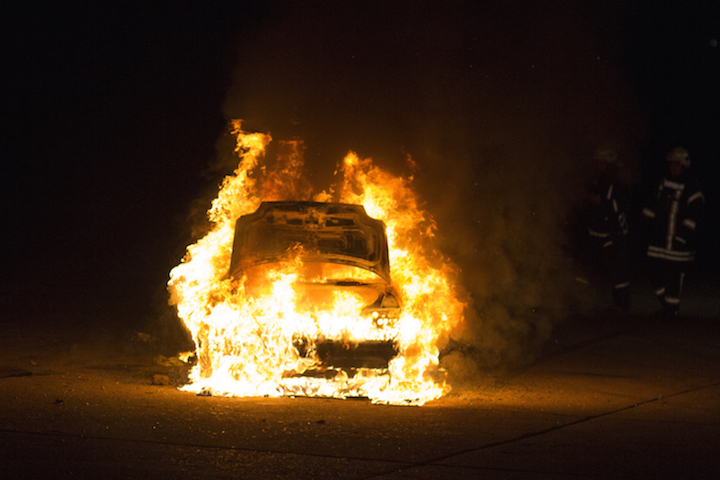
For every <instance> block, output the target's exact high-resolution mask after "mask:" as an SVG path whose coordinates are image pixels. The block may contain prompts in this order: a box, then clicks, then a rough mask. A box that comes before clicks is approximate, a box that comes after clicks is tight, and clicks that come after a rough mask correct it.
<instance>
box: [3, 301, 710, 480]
mask: <svg viewBox="0 0 720 480" xmlns="http://www.w3.org/2000/svg"><path fill="white" fill-rule="evenodd" d="M708 302H709V303H708ZM717 302H718V300H717V297H714V298H712V299H711V300H708V301H706V302H705V304H704V306H703V307H702V308H699V310H698V312H700V314H699V315H698V316H695V317H692V318H688V319H687V320H686V321H685V322H683V323H678V324H661V323H658V322H656V321H654V320H651V319H649V318H647V317H646V316H639V315H636V316H634V317H632V318H630V319H626V320H622V319H620V318H610V317H605V318H594V319H593V318H586V319H583V320H577V321H575V322H573V323H571V324H567V325H566V326H565V327H563V328H560V329H558V330H557V331H556V333H555V336H554V337H553V338H552V339H551V341H550V342H549V343H548V348H547V349H546V351H545V353H544V354H543V355H542V356H541V357H540V358H539V359H538V361H537V362H536V363H535V364H534V365H533V366H531V367H529V368H527V369H524V370H523V371H521V372H517V373H516V374H513V375H507V376H505V377H502V378H500V377H492V378H491V377H488V378H485V379H480V380H478V382H477V384H476V385H475V386H474V387H473V388H460V389H455V390H454V391H453V392H452V393H451V394H449V395H448V396H447V397H445V398H443V399H441V400H439V401H436V402H431V403H430V404H428V405H426V406H424V407H422V408H415V407H387V406H376V405H371V404H369V403H368V402H366V401H362V400H351V401H338V400H328V399H307V398H297V399H293V398H280V399H270V398H260V399H228V398H215V397H198V396H195V395H193V394H190V393H183V392H180V391H177V390H176V389H175V388H174V387H172V386H154V385H152V384H151V380H150V379H151V378H152V375H153V374H155V373H164V374H167V375H168V376H169V377H171V378H176V376H177V375H178V372H177V371H175V370H174V369H172V368H166V367H160V366H156V365H154V364H152V362H149V361H148V360H147V359H145V358H144V357H142V356H137V355H134V352H133V351H132V349H129V348H128V349H125V350H123V349H119V350H118V349H108V348H106V345H107V344H106V343H104V341H103V339H102V338H97V339H95V340H96V341H94V342H93V343H92V344H87V343H72V341H68V339H67V338H63V335H62V334H59V333H57V330H55V332H54V333H53V331H52V329H49V328H46V329H38V328H29V327H20V326H19V325H18V324H7V325H5V326H4V327H5V328H4V330H5V333H6V335H5V336H4V339H3V340H2V347H3V351H2V353H0V374H1V375H0V382H1V383H2V395H0V402H1V406H2V408H1V409H0V452H1V453H0V461H1V462H2V465H3V471H4V473H3V478H133V479H135V478H153V479H158V478H188V477H197V478H258V479H262V478H315V479H316V478H346V479H356V478H357V479H363V478H366V479H370V478H372V479H406V478H419V479H438V478H448V479H455V478H483V479H525V478H527V479H530V478H532V479H537V478H543V479H561V478H568V479H577V478H598V479H600V478H603V479H604V478H685V479H687V478H718V476H719V475H720V459H718V456H717V451H718V439H720V401H719V400H718V399H719V398H720V322H719V321H718V315H717V313H718V305H717V304H716V303H717ZM696 306H697V304H696ZM688 308H689V310H690V313H693V307H692V305H691V306H689V307H688ZM712 309H715V310H712ZM711 310H712V311H714V314H713V313H712V312H711ZM708 312H711V313H708Z"/></svg>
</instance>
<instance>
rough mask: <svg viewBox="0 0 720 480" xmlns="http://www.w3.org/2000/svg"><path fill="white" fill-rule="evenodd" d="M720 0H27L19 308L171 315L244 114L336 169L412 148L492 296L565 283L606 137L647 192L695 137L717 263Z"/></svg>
mask: <svg viewBox="0 0 720 480" xmlns="http://www.w3.org/2000/svg"><path fill="white" fill-rule="evenodd" d="M715 5H716V2H710V1H707V2H692V1H691V2H686V1H683V2H680V1H678V2H662V1H660V2H658V1H655V2H641V1H636V2H632V1H631V2H620V1H617V2H614V1H610V2H607V1H597V2H595V1H592V2H571V1H561V0H557V1H551V2H542V3H538V2H521V1H510V2H471V1H466V2H461V1H459V2H355V3H352V4H350V5H346V4H345V2H260V1H254V2H252V1H251V2H243V1H238V2H224V3H222V4H215V3H214V2H211V3H203V4H200V3H197V4H196V3H191V2H147V4H145V3H143V4H136V3H134V2H117V3H115V2H109V3H107V2H104V3H103V4H99V3H90V2H87V3H86V2H69V3H68V4H62V3H57V4H56V3H51V2H42V1H25V2H22V3H20V2H17V3H16V2H11V4H10V5H8V4H7V2H6V4H4V6H3V7H2V10H3V14H2V18H3V21H2V29H1V31H2V34H1V35H2V39H3V42H2V43H3V59H2V61H3V64H4V67H3V79H4V80H3V83H4V86H3V102H2V105H3V107H2V108H3V114H2V135H3V138H2V145H3V154H2V156H3V167H4V168H3V173H2V179H3V182H2V210H1V212H2V213H1V215H2V219H1V221H2V244H1V248H2V262H3V263H2V271H1V275H2V278H1V285H2V301H3V306H4V307H6V308H5V310H6V311H7V312H12V315H15V316H22V315H25V314H27V315H40V314H44V313H53V312H58V311H66V312H73V314H75V315H79V316H81V317H83V318H86V319H88V320H89V321H93V322H103V321H111V322H125V323H127V325H128V326H129V327H133V328H142V327H144V326H146V325H147V323H148V322H150V323H152V322H153V321H154V319H155V318H157V316H158V315H165V314H166V312H165V313H162V312H163V311H164V308H165V305H166V300H167V297H166V292H165V284H166V282H167V278H168V277H167V275H168V272H169V270H170V269H171V268H172V267H173V266H175V265H176V264H177V263H178V262H179V261H180V258H181V257H182V255H183V252H184V248H185V246H186V245H188V244H189V243H191V242H192V241H193V240H194V239H196V238H197V235H199V234H201V233H202V228H203V225H202V218H203V212H204V211H205V210H206V209H207V208H208V206H209V200H210V199H211V198H212V196H213V195H214V193H215V192H216V189H217V186H218V185H219V183H220V181H221V179H222V177H223V176H224V175H225V174H227V173H230V172H231V171H232V169H233V165H231V164H230V163H228V162H227V155H226V153H225V152H224V151H223V149H224V148H226V146H227V145H226V144H227V142H226V141H224V140H223V135H224V134H225V133H226V125H227V120H228V119H229V118H243V119H244V120H245V121H246V123H245V125H246V126H247V128H248V129H250V130H252V129H258V130H260V131H267V132H271V134H272V135H273V137H274V138H276V139H282V138H288V137H294V136H300V137H302V138H304V139H305V140H306V144H307V151H306V162H307V168H308V174H309V176H310V177H311V180H312V181H314V182H315V183H317V184H318V186H317V189H318V190H321V189H323V188H326V187H327V184H328V182H329V181H330V178H329V177H330V175H331V174H332V172H333V170H334V168H335V165H336V163H337V162H338V161H339V160H341V158H342V157H343V156H344V155H345V153H347V151H349V150H356V151H358V153H359V154H360V155H361V156H372V157H373V158H374V159H376V162H377V163H378V164H380V165H383V166H384V167H386V168H389V169H390V170H392V171H396V172H397V173H398V174H403V175H407V174H408V173H409V171H408V169H407V165H406V164H405V162H404V159H405V158H406V155H407V154H410V155H412V157H413V159H414V160H415V161H416V162H417V163H418V165H419V170H418V172H417V173H416V174H415V178H416V180H415V181H416V186H417V188H418V190H419V191H420V193H421V194H422V195H423V198H424V200H425V201H426V202H428V203H427V208H428V210H429V211H430V212H431V213H433V214H434V215H435V216H436V219H437V220H438V225H439V227H440V230H441V232H443V233H447V236H448V237H450V239H449V240H446V241H445V246H446V252H447V254H448V255H450V256H451V257H453V259H455V260H456V261H457V262H458V263H459V264H460V266H461V267H462V268H463V270H464V271H465V272H466V273H465V275H466V277H465V282H466V284H467V288H468V290H469V291H470V292H471V294H472V295H473V296H474V298H475V302H476V305H478V306H479V307H481V306H483V305H489V303H488V302H486V301H485V300H484V299H485V298H493V299H496V300H497V302H498V303H499V304H503V302H505V303H508V302H507V301H505V300H503V299H506V298H510V297H512V298H517V295H516V291H517V290H518V289H522V291H523V293H524V294H527V296H528V298H527V299H523V300H521V301H520V300H519V302H520V303H523V305H525V306H532V307H533V308H534V306H536V305H538V304H541V303H542V300H537V299H536V298H534V297H535V296H542V291H540V289H541V287H540V286H541V285H542V288H543V289H547V288H552V287H553V285H552V284H549V285H548V282H546V281H545V280H546V279H547V276H546V272H548V271H551V270H552V271H553V272H554V275H557V270H564V269H565V266H566V265H567V264H566V263H565V262H564V259H562V258H560V257H562V255H563V252H564V251H566V250H564V243H565V240H564V239H563V235H562V234H563V229H562V226H563V225H564V224H565V221H566V217H567V215H568V212H569V211H571V209H572V204H573V202H574V201H576V200H577V199H578V198H579V197H578V195H579V185H581V184H582V181H583V178H584V177H583V175H585V173H586V171H587V168H586V167H587V164H588V160H589V158H591V155H592V151H593V150H594V149H595V148H596V147H597V146H598V145H599V144H601V143H606V142H611V143H613V144H614V145H615V146H616V148H617V149H618V152H619V154H620V156H621V158H622V159H623V161H624V163H625V165H626V178H627V180H628V182H629V183H630V184H631V185H632V186H633V188H634V189H635V191H636V192H641V191H642V190H643V189H644V187H645V185H646V184H647V183H648V182H649V179H650V178H652V177H653V176H654V175H656V174H657V172H658V168H659V166H661V165H662V161H663V159H664V156H665V153H666V152H667V150H668V149H670V148H672V147H674V146H676V145H682V146H684V147H686V148H687V149H688V150H689V151H690V154H691V157H692V158H693V162H694V163H693V170H694V171H695V173H696V174H698V175H699V176H700V177H701V179H702V181H703V183H704V186H705V191H706V199H707V208H708V222H707V223H706V228H705V232H704V241H703V245H702V249H701V251H700V253H699V258H700V261H699V262H697V264H698V266H697V267H696V268H697V270H698V273H699V274H700V275H699V276H701V277H703V278H711V279H715V278H716V276H717V271H718V266H719V265H720V259H719V257H718V254H717V253H716V252H715V251H714V250H715V249H716V248H717V245H718V243H719V240H720V235H719V229H718V226H717V225H718V220H719V217H720V214H719V211H718V206H717V205H718V185H719V180H720V177H719V172H720V169H719V168H718V162H719V161H720V139H719V138H720V135H718V126H719V124H720V93H718V86H719V85H720V47H717V41H718V38H719V37H720V15H719V13H720V12H719V11H718V7H716V6H715ZM640 197H641V194H640V193H637V194H636V198H640ZM638 202H639V201H638ZM635 207H637V205H635ZM540 257H542V260H540ZM511 285H512V287H511ZM558 288H559V287H558ZM535 290H538V292H536V293H537V295H535V293H533V294H532V295H531V294H530V293H527V292H531V293H532V292H534V291H535ZM530 297H533V298H530ZM560 300H561V299H560ZM503 308H504V309H505V310H506V311H509V313H507V314H508V315H509V314H512V313H513V312H512V310H513V309H512V308H510V307H508V306H507V305H505V306H504V307H503ZM515 310H518V309H515ZM499 316H500V317H503V315H499Z"/></svg>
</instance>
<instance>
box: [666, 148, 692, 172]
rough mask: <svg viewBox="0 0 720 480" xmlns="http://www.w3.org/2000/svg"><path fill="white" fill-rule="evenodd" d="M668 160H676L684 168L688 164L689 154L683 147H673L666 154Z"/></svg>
mask: <svg viewBox="0 0 720 480" xmlns="http://www.w3.org/2000/svg"><path fill="white" fill-rule="evenodd" d="M667 161H668V162H678V163H679V164H680V165H682V166H683V167H684V168H688V167H689V166H690V154H689V153H688V151H687V150H685V149H684V148H683V147H675V148H673V149H672V150H670V151H669V152H668V154H667Z"/></svg>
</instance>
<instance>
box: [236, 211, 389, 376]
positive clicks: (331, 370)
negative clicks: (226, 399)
mask: <svg viewBox="0 0 720 480" xmlns="http://www.w3.org/2000/svg"><path fill="white" fill-rule="evenodd" d="M288 262H291V263H294V269H293V271H294V272H295V274H296V275H297V276H296V278H295V279H294V281H293V292H294V304H295V311H296V312H298V313H299V314H300V316H302V317H303V318H311V319H312V322H313V325H311V326H310V327H308V326H307V325H305V326H304V327H303V328H302V329H298V331H297V332H296V333H294V334H293V335H292V346H293V348H294V349H296V351H297V355H298V357H299V358H300V359H301V361H300V362H298V365H300V367H298V368H295V369H293V370H292V371H287V372H286V373H285V376H286V377H292V376H310V377H325V378H331V377H334V376H336V375H337V373H338V372H339V371H343V372H344V373H345V374H347V375H348V376H350V377H352V376H353V375H354V374H355V372H356V371H357V370H358V369H375V370H379V371H383V370H387V368H388V363H389V361H390V360H391V359H392V358H393V357H395V356H396V355H397V354H398V347H397V343H396V340H397V338H396V337H397V334H398V331H397V322H398V320H399V318H400V314H401V305H400V302H399V301H398V298H399V295H398V293H397V291H396V289H395V287H394V286H393V284H392V281H391V278H390V263H389V259H388V241H387V237H386V233H385V224H384V223H383V222H382V221H381V220H377V219H373V218H371V217H369V216H368V214H367V213H366V211H365V208H364V207H363V206H362V205H352V204H346V203H320V202H296V201H281V202H263V203H262V204H261V205H260V207H259V208H258V209H257V211H255V212H254V213H252V214H249V215H244V216H241V217H239V218H238V220H237V223H236V225H235V237H234V241H233V250H232V257H231V261H230V270H229V275H230V277H231V278H234V279H237V280H240V279H242V281H243V284H244V288H245V289H246V291H247V292H248V293H250V294H253V293H257V294H261V292H262V291H263V289H264V288H267V287H268V283H267V279H268V278H269V276H270V275H268V272H269V271H271V270H273V269H276V268H280V269H284V270H286V269H287V264H288ZM278 266H280V267H278ZM339 305H340V307H339ZM342 305H345V307H342ZM300 310H301V311H300ZM340 317H342V318H340Z"/></svg>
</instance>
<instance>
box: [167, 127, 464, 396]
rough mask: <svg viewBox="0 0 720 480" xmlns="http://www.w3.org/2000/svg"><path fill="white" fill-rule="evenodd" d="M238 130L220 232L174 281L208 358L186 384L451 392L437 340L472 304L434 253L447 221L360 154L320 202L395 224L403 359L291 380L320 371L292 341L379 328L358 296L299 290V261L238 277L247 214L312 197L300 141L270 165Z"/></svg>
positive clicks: (270, 390) (353, 336)
mask: <svg viewBox="0 0 720 480" xmlns="http://www.w3.org/2000/svg"><path fill="white" fill-rule="evenodd" d="M231 132H232V133H233V134H234V135H235V137H236V140H237V141H236V147H235V151H236V152H237V154H238V157H239V159H240V162H239V165H238V168H237V169H236V170H235V171H234V172H233V174H232V175H229V176H228V177H226V178H225V180H224V181H223V183H222V185H221V187H220V191H219V194H218V197H217V198H216V199H215V200H214V201H213V202H212V206H211V208H210V210H209V211H208V216H209V219H210V221H211V223H212V229H211V231H210V232H209V233H208V234H207V235H205V237H203V238H202V239H200V240H199V241H198V242H197V243H195V244H193V245H190V246H188V247H187V253H186V255H185V257H184V258H183V260H182V262H181V263H180V264H179V265H178V266H176V267H175V268H173V269H172V271H171V272H170V280H169V282H168V288H169V291H170V295H171V297H170V303H171V304H174V305H176V308H177V312H178V316H179V317H180V318H181V319H182V321H183V323H184V324H185V326H186V327H187V328H188V330H189V331H190V333H191V335H192V338H193V340H194V342H195V345H196V357H197V360H198V361H197V364H196V365H195V366H194V367H193V369H192V371H191V373H190V383H189V384H188V385H185V386H184V387H182V388H183V389H184V390H188V391H194V392H208V393H212V394H216V395H231V396H281V395H307V396H328V397H338V398H345V397H349V396H362V397H368V398H370V399H371V401H373V402H374V403H388V404H404V405H407V404H411V405H422V404H424V403H425V402H427V401H429V400H433V399H436V398H439V397H440V396H442V395H443V393H444V392H446V391H447V390H448V389H449V386H448V385H447V384H446V382H445V376H444V374H443V372H442V371H440V369H439V368H438V363H439V345H438V344H439V343H440V342H442V341H443V340H444V338H445V337H446V336H447V335H448V333H449V332H450V331H451V330H452V329H453V328H455V327H456V326H458V325H459V324H460V323H461V321H462V318H463V310H464V308H465V305H464V304H463V302H462V301H460V300H459V299H458V295H457V293H456V290H455V288H454V286H453V282H452V279H454V278H455V276H456V274H457V268H456V267H455V266H454V265H453V264H452V263H451V262H450V261H448V260H447V259H445V258H444V257H443V256H442V255H441V254H440V253H439V252H438V251H437V250H436V249H435V248H433V247H432V245H433V243H434V239H435V231H436V226H435V223H434V221H433V219H432V218H431V217H430V215H429V214H428V213H427V212H425V211H423V210H422V209H421V208H420V205H419V201H418V197H417V195H416V194H415V192H414V191H413V190H412V189H411V186H410V184H411V182H412V178H409V179H406V178H401V177H395V176H393V175H391V174H390V173H389V172H387V171H385V170H383V169H381V168H379V167H377V166H375V165H374V164H373V162H372V160H371V159H360V158H359V157H358V156H357V155H356V154H355V153H353V152H351V153H349V154H348V155H347V156H346V157H345V159H344V160H343V163H342V168H341V173H342V178H341V180H340V181H339V185H336V186H335V188H334V189H331V190H330V191H329V192H322V193H320V194H318V195H316V196H315V197H314V200H315V201H320V202H327V201H334V202H340V203H351V204H359V205H363V206H364V208H365V210H366V211H367V213H368V215H369V216H370V217H373V218H377V219H381V220H383V221H384V222H385V225H386V230H387V236H388V245H389V259H390V267H391V272H390V273H391V278H392V281H393V284H394V285H395V287H396V288H397V291H398V292H399V296H400V301H401V303H402V305H403V309H402V314H401V317H400V318H399V319H398V321H397V322H396V324H395V325H394V326H393V327H392V328H391V329H387V330H386V331H385V333H384V335H386V336H390V337H392V338H393V339H394V341H395V342H396V344H397V348H398V355H397V356H396V357H394V358H393V359H392V360H390V362H389V365H388V368H387V369H386V370H385V371H383V370H374V369H358V370H357V372H356V373H355V374H354V375H352V376H349V375H348V374H347V373H346V372H344V371H338V372H337V374H335V375H334V376H333V377H332V378H317V377H303V376H300V375H288V372H295V373H302V372H304V371H305V370H306V369H308V368H311V367H312V360H311V359H309V358H306V356H301V355H300V354H299V353H298V350H297V348H296V347H295V346H294V344H293V339H294V338H296V337H297V335H298V334H303V335H307V336H313V335H322V336H324V337H326V338H338V339H342V340H343V341H353V340H357V339H362V338H365V339H367V338H368V336H371V335H373V333H371V330H372V328H371V327H372V326H371V325H369V324H368V323H367V321H364V320H363V319H359V318H358V316H357V312H359V311H360V309H361V308H362V306H363V303H362V299H360V298H358V297H357V296H353V295H351V294H348V293H347V292H335V293H334V294H333V295H332V296H331V298H329V299H328V298H325V299H323V300H322V301H317V299H314V300H313V299H308V298H305V297H304V295H303V294H302V293H301V292H300V291H299V290H298V289H297V288H295V286H296V284H297V282H298V281H299V280H300V279H302V277H303V276H304V275H306V274H307V268H306V266H303V265H302V262H301V260H300V257H299V256H296V257H295V258H289V259H288V260H287V261H286V262H284V263H282V264H280V265H272V266H264V267H262V268H258V269H256V271H255V272H254V273H253V274H252V275H247V274H246V275H244V276H243V277H242V278H233V277H229V276H228V270H229V266H230V258H231V254H232V245H233V235H234V228H235V222H236V221H237V219H238V218H239V217H240V216H242V215H246V214H250V213H253V212H254V211H255V210H256V209H257V208H258V206H259V205H260V203H261V202H262V201H270V200H302V199H305V198H299V197H306V196H309V194H310V188H309V184H308V183H307V181H305V180H304V178H303V176H302V166H303V165H302V151H301V146H300V145H299V143H297V142H286V143H284V144H283V146H284V147H285V151H284V152H283V153H282V154H281V155H279V157H278V158H277V159H276V162H275V164H276V165H275V167H274V168H273V169H272V170H268V169H267V167H266V166H265V165H262V161H263V160H264V158H265V152H266V147H267V146H268V145H269V144H270V143H271V141H272V139H271V137H270V135H266V134H261V133H248V132H244V131H243V130H242V128H241V122H240V121H239V120H236V121H233V122H232V123H231ZM376 335H377V334H376ZM383 339H385V338H383Z"/></svg>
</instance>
